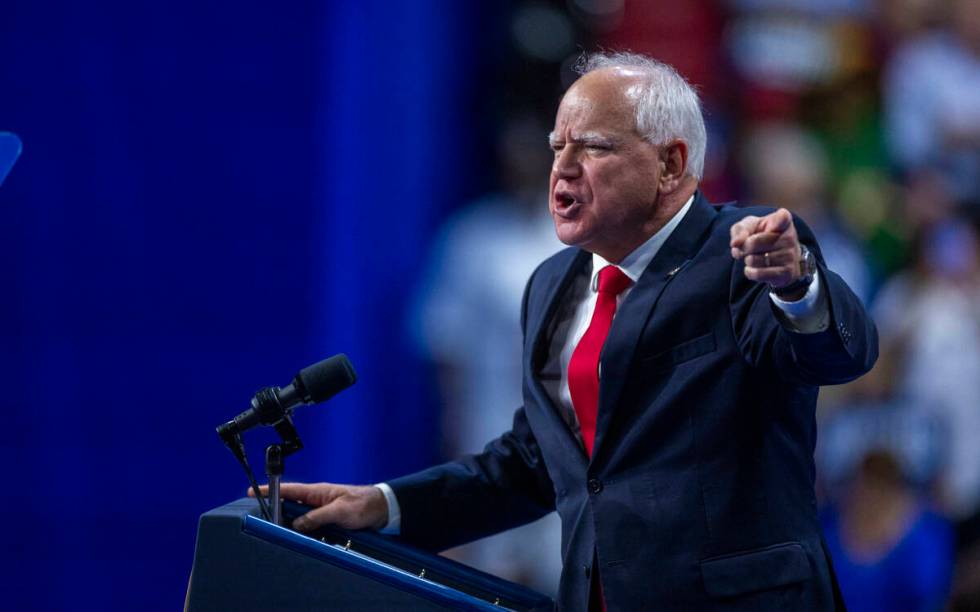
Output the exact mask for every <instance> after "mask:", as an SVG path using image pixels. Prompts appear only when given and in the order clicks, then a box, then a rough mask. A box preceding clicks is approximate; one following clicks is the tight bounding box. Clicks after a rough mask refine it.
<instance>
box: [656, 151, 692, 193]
mask: <svg viewBox="0 0 980 612" xmlns="http://www.w3.org/2000/svg"><path fill="white" fill-rule="evenodd" d="M660 164H661V167H662V168H663V172H661V173H660V190H661V191H663V192H664V193H670V192H672V191H674V190H675V189H677V188H678V187H680V185H681V183H682V182H683V181H684V177H685V176H686V175H687V143H686V142H684V141H683V140H678V139H674V140H671V141H670V142H668V143H667V144H665V145H663V146H662V147H660Z"/></svg>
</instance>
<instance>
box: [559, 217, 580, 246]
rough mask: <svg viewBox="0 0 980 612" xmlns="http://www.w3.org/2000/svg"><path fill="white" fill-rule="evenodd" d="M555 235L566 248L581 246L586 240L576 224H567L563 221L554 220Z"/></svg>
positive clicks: (567, 222)
mask: <svg viewBox="0 0 980 612" xmlns="http://www.w3.org/2000/svg"><path fill="white" fill-rule="evenodd" d="M555 234H556V235H557V236H558V240H560V241H561V242H562V243H563V244H566V245H568V246H577V247H580V246H582V245H583V244H584V243H585V242H586V240H585V236H584V235H583V232H582V229H581V228H580V227H578V224H577V223H572V222H569V221H567V220H565V219H560V218H556V219H555Z"/></svg>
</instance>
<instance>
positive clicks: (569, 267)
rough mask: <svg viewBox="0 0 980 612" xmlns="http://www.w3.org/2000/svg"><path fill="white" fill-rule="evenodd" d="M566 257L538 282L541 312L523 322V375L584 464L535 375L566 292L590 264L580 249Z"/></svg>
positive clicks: (552, 403) (583, 457)
mask: <svg viewBox="0 0 980 612" xmlns="http://www.w3.org/2000/svg"><path fill="white" fill-rule="evenodd" d="M567 252H568V253H569V256H568V258H567V261H566V262H564V263H563V264H561V265H559V266H558V267H557V270H556V272H555V273H554V274H552V275H551V276H550V277H548V278H542V279H538V282H541V283H543V289H542V290H541V292H540V293H539V292H535V293H537V294H538V295H540V296H541V297H540V298H539V299H536V300H535V303H536V304H540V305H542V306H543V307H540V308H534V311H536V312H539V313H541V314H540V315H539V316H536V317H533V318H531V319H529V320H528V321H527V333H528V338H530V341H531V342H530V348H531V350H530V351H529V352H528V353H527V354H526V355H525V363H524V368H525V372H527V373H528V375H527V379H528V380H527V382H528V387H529V389H530V391H531V393H532V394H533V395H534V397H535V398H536V399H537V401H538V404H540V405H541V406H544V407H550V410H549V409H546V410H545V411H544V412H546V413H548V414H547V418H550V419H551V420H552V421H553V426H554V427H555V428H556V429H557V430H560V431H561V432H562V434H561V435H562V437H563V438H564V439H565V441H566V442H567V444H568V445H569V446H570V447H572V448H574V449H575V450H576V451H577V452H578V453H579V454H581V455H582V459H583V461H584V459H585V454H584V451H583V450H582V447H581V445H580V444H579V443H578V441H577V440H576V439H575V436H574V435H572V432H571V430H570V429H569V428H568V425H567V424H566V423H565V419H564V418H563V417H562V415H561V412H560V410H561V408H560V407H559V406H557V405H555V403H554V402H553V401H552V400H551V397H550V396H549V395H548V392H547V391H546V390H545V388H544V385H543V384H542V383H541V379H540V378H538V372H539V371H540V368H541V366H542V365H543V364H544V363H545V360H547V358H548V352H549V350H550V349H551V331H552V329H553V327H554V325H553V324H554V323H555V317H556V316H557V315H558V312H559V308H560V307H561V306H562V305H563V304H565V303H566V302H567V301H568V296H567V294H568V292H569V290H570V287H571V285H572V283H573V281H574V280H575V277H576V276H577V275H578V274H579V273H581V272H582V269H583V267H585V266H586V265H587V264H589V263H590V262H591V259H592V255H591V254H590V253H588V252H586V251H583V250H581V249H578V250H571V249H569V250H568V251H567Z"/></svg>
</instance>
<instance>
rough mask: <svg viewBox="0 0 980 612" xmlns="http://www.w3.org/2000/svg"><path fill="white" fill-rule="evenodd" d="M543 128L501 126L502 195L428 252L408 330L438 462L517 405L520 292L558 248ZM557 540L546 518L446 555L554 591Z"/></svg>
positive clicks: (497, 428) (480, 437) (476, 439)
mask: <svg viewBox="0 0 980 612" xmlns="http://www.w3.org/2000/svg"><path fill="white" fill-rule="evenodd" d="M547 132H548V129H547V127H546V124H545V123H544V121H543V120H541V119H540V118H539V117H537V116H536V115H535V114H534V113H532V112H529V111H523V112H518V113H516V114H515V115H513V116H512V117H511V118H509V119H508V120H507V121H506V122H505V124H504V126H503V129H502V130H501V131H500V137H499V141H498V142H497V147H496V149H497V166H498V168H500V171H499V174H500V180H499V184H500V187H501V189H500V190H499V191H497V192H494V193H490V194H487V195H485V196H484V197H481V198H480V199H478V200H476V201H475V202H472V203H471V204H469V205H467V206H464V207H463V208H462V209H460V210H459V211H458V212H456V213H454V214H453V215H452V216H451V217H450V218H449V220H447V221H446V223H445V225H444V226H443V227H442V228H441V230H440V231H439V237H438V239H437V242H436V245H435V247H434V249H433V252H432V254H431V256H430V263H429V266H428V272H427V273H426V275H425V280H424V282H423V284H422V287H421V289H420V297H419V300H420V304H419V307H418V308H417V309H416V311H417V312H416V316H415V317H414V321H413V324H412V326H411V327H412V329H414V330H417V335H418V336H419V338H418V340H419V344H420V346H421V347H422V348H423V350H424V351H425V353H426V354H427V355H428V357H429V358H430V359H431V360H432V361H433V363H434V364H435V366H436V369H437V372H438V378H439V388H440V393H441V398H442V406H443V408H442V433H443V445H444V449H443V455H444V456H445V457H458V456H461V455H464V454H469V453H478V452H480V450H482V449H483V446H484V445H485V444H486V442H487V440H491V439H493V438H494V437H495V436H497V435H498V434H499V433H500V432H502V431H506V430H507V429H508V428H509V427H510V424H511V419H512V418H513V416H514V409H515V408H516V407H518V406H520V405H521V403H522V401H523V400H522V397H521V395H522V394H521V344H522V341H521V321H520V308H519V305H520V302H521V295H522V294H523V292H524V286H525V284H527V279H528V278H529V277H530V276H531V272H533V271H534V268H535V266H537V264H538V262H540V261H541V260H543V259H545V258H547V257H548V256H549V255H552V254H553V253H555V252H557V251H558V250H560V249H561V248H562V246H563V245H562V244H561V242H559V241H558V238H557V237H556V236H555V227H554V223H553V222H552V220H551V216H550V215H549V214H548V193H547V185H546V184H545V182H544V180H543V179H542V177H544V176H547V174H548V168H549V166H550V165H551V154H550V152H549V151H548V150H547V149H546V148H545V147H542V146H541V143H542V141H543V140H544V139H545V137H546V135H547ZM491 244H492V245H493V252H492V255H490V254H489V253H488V247H487V245H491ZM560 543H561V526H560V523H559V521H558V517H557V515H555V514H551V515H548V516H546V517H545V518H543V519H541V520H539V521H537V522H535V523H532V524H531V525H527V526H523V527H519V528H517V529H514V530H511V531H507V532H504V533H502V534H498V535H496V536H491V537H490V538H486V539H484V540H480V541H478V542H474V543H472V544H469V545H466V546H462V547H460V548H458V549H454V550H452V551H450V552H449V556H451V557H453V558H455V559H457V560H459V561H462V562H464V563H467V564H469V565H473V566H475V567H478V568H480V569H482V570H484V571H487V572H490V573H492V574H495V575H497V576H501V577H504V578H507V579H508V580H514V581H517V582H520V583H522V584H526V585H528V586H531V587H533V588H535V589H538V590H540V591H542V592H544V593H548V594H550V595H554V593H555V590H556V589H557V586H558V578H559V575H560V573H561V557H560V555H559V554H558V551H559V549H560Z"/></svg>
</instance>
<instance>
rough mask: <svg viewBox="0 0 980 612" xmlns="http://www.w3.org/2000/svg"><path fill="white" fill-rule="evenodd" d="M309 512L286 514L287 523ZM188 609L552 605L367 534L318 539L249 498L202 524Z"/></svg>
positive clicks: (327, 533)
mask: <svg viewBox="0 0 980 612" xmlns="http://www.w3.org/2000/svg"><path fill="white" fill-rule="evenodd" d="M304 511H305V508H304V507H303V506H300V505H298V504H291V503H287V504H285V508H284V514H285V516H286V518H287V520H291V519H292V518H294V517H295V516H298V515H300V514H302V513H303V512H304ZM187 609H188V610H191V611H202V610H236V611H239V612H246V611H249V610H263V611H267V610H479V611H487V612H494V611H497V612H499V611H501V610H519V611H524V610H528V611H544V610H553V609H554V602H553V601H552V600H551V599H550V598H549V597H547V596H545V595H542V594H540V593H537V592H535V591H532V590H531V589H527V588H525V587H523V586H520V585H517V584H514V583H512V582H508V581H506V580H502V579H500V578H497V577H495V576H491V575H490V574H486V573H484V572H481V571H479V570H476V569H474V568H471V567H468V566H466V565H463V564H461V563H457V562H455V561H452V560H450V559H446V558H445V557H440V556H438V555H434V554H431V553H428V552H425V551H422V550H420V549H418V548H415V547H412V546H409V545H407V544H405V543H403V542H400V541H398V539H397V538H396V537H391V536H384V535H381V534H378V533H374V532H368V531H347V530H344V529H340V528H337V527H327V528H324V529H322V530H321V531H318V532H316V533H315V534H312V535H310V536H307V535H303V534H300V533H297V532H295V531H292V530H290V529H287V528H285V527H281V526H279V525H276V524H273V523H270V522H268V521H266V520H263V519H262V518H261V517H260V516H259V512H258V504H257V502H256V501H255V500H253V499H249V498H244V499H240V500H238V501H235V502H232V503H230V504H228V505H225V506H221V507H220V508H215V509H214V510H212V511H210V512H207V513H206V514H204V515H203V516H201V520H200V523H199V525H198V532H197V546H196V550H195V553H194V567H193V570H192V572H191V583H190V586H189V588H188V595H187Z"/></svg>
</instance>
